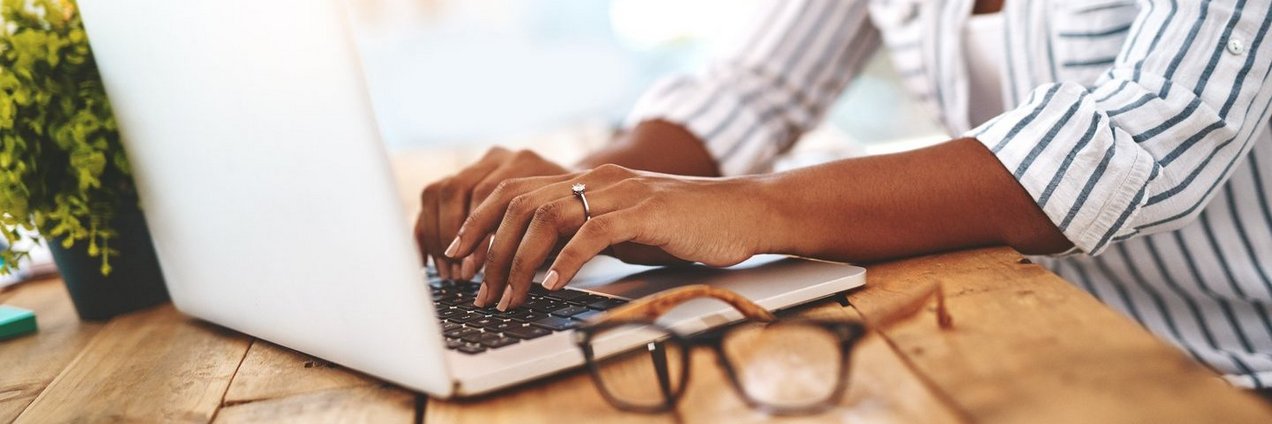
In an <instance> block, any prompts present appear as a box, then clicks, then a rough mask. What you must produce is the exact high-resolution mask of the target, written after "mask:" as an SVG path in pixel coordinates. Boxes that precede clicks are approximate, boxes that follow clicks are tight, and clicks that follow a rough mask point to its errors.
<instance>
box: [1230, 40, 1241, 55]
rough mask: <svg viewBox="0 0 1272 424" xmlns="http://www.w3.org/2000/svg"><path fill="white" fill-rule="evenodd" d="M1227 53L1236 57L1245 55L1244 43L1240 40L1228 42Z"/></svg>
mask: <svg viewBox="0 0 1272 424" xmlns="http://www.w3.org/2000/svg"><path fill="white" fill-rule="evenodd" d="M1228 53H1232V54H1236V55H1239V54H1242V53H1245V43H1242V42H1241V40H1238V39H1236V38H1233V39H1231V40H1228Z"/></svg>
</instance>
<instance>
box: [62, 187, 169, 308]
mask: <svg viewBox="0 0 1272 424" xmlns="http://www.w3.org/2000/svg"><path fill="white" fill-rule="evenodd" d="M124 204H125V205H129V206H131V207H127V206H126V207H121V208H120V210H118V211H116V216H115V219H114V220H113V221H112V222H111V225H113V227H114V228H115V231H116V232H117V233H118V236H117V237H115V238H113V239H111V240H110V246H111V248H113V249H115V250H118V251H119V254H118V255H115V256H112V257H111V258H110V265H111V268H112V269H111V273H110V276H103V275H102V272H101V266H102V258H101V257H91V256H88V241H87V240H79V241H77V242H76V243H75V245H74V246H71V248H70V249H64V248H62V243H61V242H62V240H60V239H59V240H49V243H48V244H49V250H50V251H52V253H53V262H55V263H57V269H58V271H59V272H61V274H62V280H63V281H65V282H66V289H67V291H69V292H70V294H71V302H72V303H74V304H75V312H76V313H78V314H79V317H80V319H82V320H88V321H102V320H107V319H110V318H111V317H113V316H116V315H119V314H123V313H127V312H132V311H135V310H138V309H142V308H146V307H149V306H154V305H157V304H160V303H163V302H167V301H168V288H167V287H166V286H164V284H163V274H162V273H161V272H160V269H159V259H158V258H156V257H155V247H154V244H152V243H151V241H150V230H149V228H147V227H146V218H145V215H143V214H142V213H141V210H140V209H139V208H137V207H136V205H135V203H134V202H124Z"/></svg>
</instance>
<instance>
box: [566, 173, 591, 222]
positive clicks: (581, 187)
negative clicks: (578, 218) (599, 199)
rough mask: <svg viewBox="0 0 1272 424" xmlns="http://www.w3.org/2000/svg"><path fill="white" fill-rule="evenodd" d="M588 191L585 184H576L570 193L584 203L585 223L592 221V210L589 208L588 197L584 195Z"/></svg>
mask: <svg viewBox="0 0 1272 424" xmlns="http://www.w3.org/2000/svg"><path fill="white" fill-rule="evenodd" d="M586 191H587V185H585V184H583V183H574V186H572V187H570V192H571V193H574V197H577V198H579V201H580V202H583V222H587V221H591V220H592V210H591V209H590V208H588V206H587V196H586V195H585V194H583V193H584V192H586Z"/></svg>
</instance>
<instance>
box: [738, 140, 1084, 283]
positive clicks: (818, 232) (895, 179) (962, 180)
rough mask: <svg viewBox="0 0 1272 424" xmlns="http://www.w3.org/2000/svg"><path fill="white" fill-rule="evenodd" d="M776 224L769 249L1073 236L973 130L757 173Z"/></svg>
mask: <svg viewBox="0 0 1272 424" xmlns="http://www.w3.org/2000/svg"><path fill="white" fill-rule="evenodd" d="M756 182H757V184H759V186H760V187H762V190H761V191H762V193H763V194H762V195H761V196H759V197H760V198H762V199H763V200H761V201H764V202H768V203H769V204H771V205H772V206H771V207H772V210H771V213H772V216H773V217H774V222H772V223H768V224H772V225H764V226H762V227H761V228H774V229H775V230H774V232H775V234H774V235H773V236H772V237H766V239H767V240H771V241H772V244H771V245H768V246H763V248H762V250H763V251H764V252H763V253H788V254H797V255H801V256H808V257H816V258H825V259H832V260H845V261H873V260H881V259H889V258H897V257H904V256H913V255H919V254H925V253H932V252H939V251H946V250H954V249H962V248H971V247H978V246H990V245H1008V246H1012V247H1014V248H1016V249H1018V250H1020V251H1022V252H1024V253H1029V254H1044V253H1056V252H1061V251H1064V250H1066V249H1068V248H1069V247H1071V244H1070V242H1069V241H1068V240H1067V239H1066V238H1065V237H1064V235H1063V234H1061V233H1060V231H1059V230H1058V229H1057V228H1056V227H1055V225H1053V224H1052V223H1051V221H1050V219H1048V218H1047V216H1046V215H1045V214H1044V213H1043V212H1042V210H1041V209H1039V208H1038V206H1037V204H1036V203H1035V202H1034V200H1033V198H1032V197H1031V196H1030V195H1029V193H1027V192H1026V191H1025V190H1024V188H1023V187H1021V186H1020V184H1019V183H1017V182H1016V179H1015V178H1014V177H1013V176H1012V175H1011V174H1010V173H1008V172H1007V170H1006V169H1005V168H1003V166H1002V165H1001V163H1000V162H999V161H998V159H997V158H996V157H994V155H993V154H992V153H990V152H989V150H988V149H986V148H985V147H984V146H983V145H981V143H980V142H978V141H976V140H974V139H958V140H953V141H950V142H947V143H943V144H940V145H937V146H933V147H929V148H926V149H920V150H915V151H911V152H905V153H900V154H894V155H884V156H875V157H867V158H858V159H849V160H843V161H837V162H832V163H828V164H824V165H820V166H815V167H810V168H804V169H798V170H793V171H789V172H784V173H779V174H773V175H769V176H764V177H756Z"/></svg>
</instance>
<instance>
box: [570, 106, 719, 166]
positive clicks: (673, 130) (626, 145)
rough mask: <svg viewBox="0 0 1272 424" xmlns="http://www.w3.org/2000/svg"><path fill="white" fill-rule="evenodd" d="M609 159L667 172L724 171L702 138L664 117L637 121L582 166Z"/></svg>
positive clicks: (582, 161) (610, 162)
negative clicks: (663, 119)
mask: <svg viewBox="0 0 1272 424" xmlns="http://www.w3.org/2000/svg"><path fill="white" fill-rule="evenodd" d="M607 163H609V164H615V165H621V166H624V167H627V168H632V169H639V170H643V171H651V172H660V173H664V174H674V175H690V176H699V177H715V176H719V175H720V170H719V168H718V167H717V165H716V162H715V160H714V159H712V158H711V155H710V154H709V153H707V149H706V147H705V146H703V145H702V141H700V140H698V138H697V137H695V136H694V135H693V133H690V132H689V130H686V129H685V128H684V127H681V126H680V125H677V124H674V123H671V122H667V121H662V120H653V121H646V122H643V123H641V124H639V125H637V126H636V127H634V128H632V130H631V131H628V132H627V133H625V134H623V135H621V136H619V137H618V138H617V139H615V140H614V142H613V143H610V144H609V145H608V146H605V148H603V149H601V150H598V151H596V152H594V153H592V154H591V155H588V157H586V158H584V159H583V160H581V161H579V164H578V167H580V168H585V169H591V168H595V167H597V166H600V165H604V164H607Z"/></svg>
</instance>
